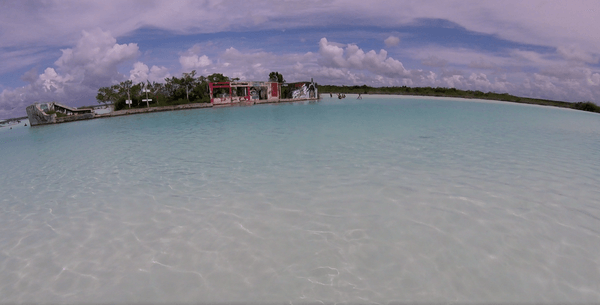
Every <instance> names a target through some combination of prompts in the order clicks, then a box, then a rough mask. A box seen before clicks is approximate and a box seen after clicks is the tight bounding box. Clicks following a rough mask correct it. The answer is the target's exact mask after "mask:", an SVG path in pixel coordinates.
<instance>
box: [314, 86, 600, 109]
mask: <svg viewBox="0 0 600 305" xmlns="http://www.w3.org/2000/svg"><path fill="white" fill-rule="evenodd" d="M318 87H319V93H321V94H327V93H347V94H358V93H361V94H397V95H417V96H440V97H457V98H473V99H483V100H494V101H505V102H513V103H523V104H535V105H544V106H555V107H563V108H571V109H577V110H583V111H589V112H597V113H600V106H598V105H596V104H594V103H592V102H579V103H569V102H561V101H553V100H544V99H536V98H528V97H520V96H514V95H510V94H508V93H494V92H487V93H485V92H481V91H471V90H460V89H455V88H440V87H437V88H432V87H406V86H402V87H377V88H374V87H369V86H366V85H363V86H333V85H318Z"/></svg>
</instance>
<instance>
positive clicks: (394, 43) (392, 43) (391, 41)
mask: <svg viewBox="0 0 600 305" xmlns="http://www.w3.org/2000/svg"><path fill="white" fill-rule="evenodd" d="M383 42H384V43H385V45H386V46H388V47H393V46H397V45H398V44H399V43H400V38H398V37H396V36H390V37H388V38H386V39H385V40H384V41H383Z"/></svg>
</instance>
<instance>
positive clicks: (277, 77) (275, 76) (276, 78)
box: [269, 72, 285, 84]
mask: <svg viewBox="0 0 600 305" xmlns="http://www.w3.org/2000/svg"><path fill="white" fill-rule="evenodd" d="M269 81H271V82H278V83H280V84H283V83H285V79H283V75H281V73H279V72H271V73H269Z"/></svg>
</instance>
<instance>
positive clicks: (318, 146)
mask: <svg viewBox="0 0 600 305" xmlns="http://www.w3.org/2000/svg"><path fill="white" fill-rule="evenodd" d="M0 152H1V158H2V159H1V161H0V172H2V176H1V178H0V194H1V195H0V296H1V297H0V298H1V299H2V301H1V302H41V303H44V302H47V303H69V302H94V303H115V302H116V303H119V302H129V303H131V302H153V303H160V302H171V303H172V302H178V303H187V302H193V303H199V302H200V303H206V302H277V303H279V302H286V303H289V302H291V303H318V302H321V301H322V302H329V303H332V302H352V303H370V302H378V303H388V302H401V303H405V302H446V301H452V302H488V303H489V302H503V303H507V302H520V303H523V302H566V301H570V302H600V255H598V253H600V191H599V189H598V186H599V185H600V116H599V115H597V114H592V113H585V112H578V111H571V110H565V109H558V108H550V107H539V106H528V105H517V104H510V103H492V102H481V101H464V100H452V99H431V98H408V97H401V98H399V97H377V96H370V97H364V99H363V100H356V99H353V97H352V96H349V98H348V99H345V100H341V101H340V100H337V99H329V98H325V99H323V100H322V101H320V102H314V103H308V102H306V103H297V104H279V105H257V106H252V107H232V108H219V109H198V110H187V111H177V112H165V113H154V114H146V115H137V116H126V117H116V118H110V119H100V120H91V121H82V122H74V123H67V124H60V125H53V126H42V127H35V128H29V127H22V126H19V127H18V128H13V129H12V130H8V129H2V130H0Z"/></svg>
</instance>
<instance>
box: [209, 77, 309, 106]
mask: <svg viewBox="0 0 600 305" xmlns="http://www.w3.org/2000/svg"><path fill="white" fill-rule="evenodd" d="M208 88H209V94H210V103H211V104H212V105H230V104H236V103H248V104H260V103H278V102H290V101H301V100H309V99H318V97H319V95H318V91H317V86H316V85H315V83H314V82H312V80H311V82H299V83H291V84H281V83H277V82H239V81H236V82H215V83H209V84H208Z"/></svg>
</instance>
